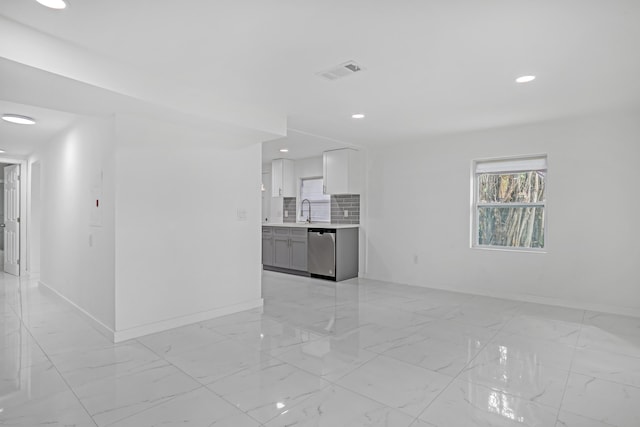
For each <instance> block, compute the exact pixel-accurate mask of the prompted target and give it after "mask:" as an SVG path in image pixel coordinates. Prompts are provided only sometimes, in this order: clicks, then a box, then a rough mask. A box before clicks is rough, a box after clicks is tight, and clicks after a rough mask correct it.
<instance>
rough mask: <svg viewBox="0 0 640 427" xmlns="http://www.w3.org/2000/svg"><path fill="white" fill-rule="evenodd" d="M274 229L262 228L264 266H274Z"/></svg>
mask: <svg viewBox="0 0 640 427" xmlns="http://www.w3.org/2000/svg"><path fill="white" fill-rule="evenodd" d="M273 252H274V250H273V227H262V264H263V265H273Z"/></svg>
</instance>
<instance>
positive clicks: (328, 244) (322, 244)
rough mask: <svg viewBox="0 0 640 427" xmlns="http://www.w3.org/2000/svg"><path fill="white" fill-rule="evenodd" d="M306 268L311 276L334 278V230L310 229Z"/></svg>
mask: <svg viewBox="0 0 640 427" xmlns="http://www.w3.org/2000/svg"><path fill="white" fill-rule="evenodd" d="M307 243H308V245H309V246H308V249H307V268H308V269H309V273H310V274H311V275H312V276H322V277H327V278H331V279H333V280H335V278H336V230H334V229H327V228H310V229H309V232H308V235H307Z"/></svg>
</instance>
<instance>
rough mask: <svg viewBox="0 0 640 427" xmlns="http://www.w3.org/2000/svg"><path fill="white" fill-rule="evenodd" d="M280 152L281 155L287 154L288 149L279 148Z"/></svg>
mask: <svg viewBox="0 0 640 427" xmlns="http://www.w3.org/2000/svg"><path fill="white" fill-rule="evenodd" d="M280 152H281V153H288V152H289V149H288V148H281V149H280Z"/></svg>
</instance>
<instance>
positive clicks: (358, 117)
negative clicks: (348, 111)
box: [351, 113, 364, 119]
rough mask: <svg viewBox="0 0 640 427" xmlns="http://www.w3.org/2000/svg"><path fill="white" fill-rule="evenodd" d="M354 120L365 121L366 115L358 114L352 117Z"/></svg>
mask: <svg viewBox="0 0 640 427" xmlns="http://www.w3.org/2000/svg"><path fill="white" fill-rule="evenodd" d="M351 118H352V119H364V114H362V113H358V114H353V115H352V116H351Z"/></svg>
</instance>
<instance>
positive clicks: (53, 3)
mask: <svg viewBox="0 0 640 427" xmlns="http://www.w3.org/2000/svg"><path fill="white" fill-rule="evenodd" d="M36 1H37V2H38V3H40V4H41V5H43V6H46V7H48V8H49V9H56V10H62V9H66V8H67V6H68V5H69V4H68V3H67V2H66V1H64V0H36Z"/></svg>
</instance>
